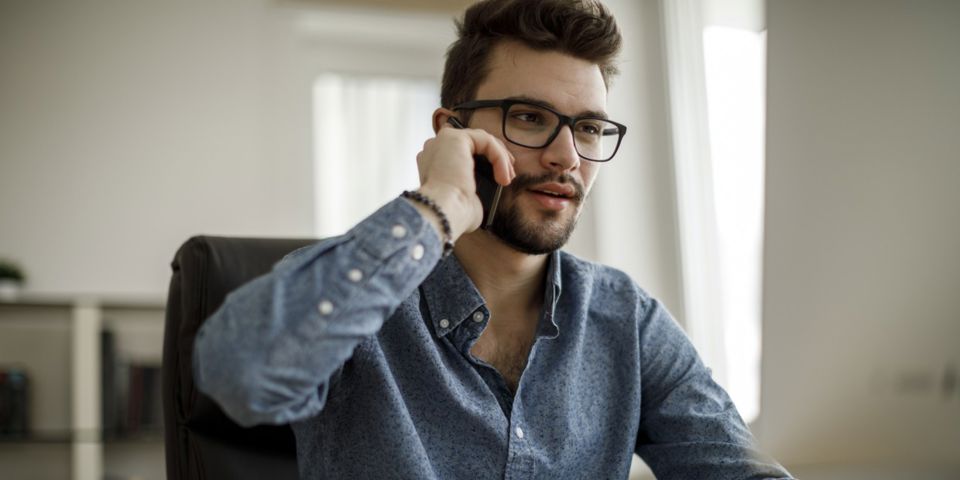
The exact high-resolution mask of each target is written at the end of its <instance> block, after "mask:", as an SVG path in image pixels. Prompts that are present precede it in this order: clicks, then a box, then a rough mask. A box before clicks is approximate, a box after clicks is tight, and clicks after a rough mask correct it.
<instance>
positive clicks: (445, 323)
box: [440, 318, 450, 328]
mask: <svg viewBox="0 0 960 480" xmlns="http://www.w3.org/2000/svg"><path fill="white" fill-rule="evenodd" d="M449 326H450V320H447V319H446V318H444V319H443V320H440V328H447V327H449Z"/></svg>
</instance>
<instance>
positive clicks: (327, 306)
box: [317, 300, 333, 315]
mask: <svg viewBox="0 0 960 480" xmlns="http://www.w3.org/2000/svg"><path fill="white" fill-rule="evenodd" d="M317 310H320V315H330V314H331V313H333V304H332V303H330V301H329V300H324V301H322V302H320V305H318V306H317Z"/></svg>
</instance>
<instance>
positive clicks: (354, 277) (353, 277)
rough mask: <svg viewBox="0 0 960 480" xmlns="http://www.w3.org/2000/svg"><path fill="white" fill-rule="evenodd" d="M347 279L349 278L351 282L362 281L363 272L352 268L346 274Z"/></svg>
mask: <svg viewBox="0 0 960 480" xmlns="http://www.w3.org/2000/svg"><path fill="white" fill-rule="evenodd" d="M347 278H349V279H350V281H351V282H359V281H360V280H363V272H361V271H360V270H359V269H357V268H354V269H352V270H350V271H349V272H347Z"/></svg>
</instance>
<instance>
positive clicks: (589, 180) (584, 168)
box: [580, 160, 600, 193]
mask: <svg viewBox="0 0 960 480" xmlns="http://www.w3.org/2000/svg"><path fill="white" fill-rule="evenodd" d="M580 171H581V174H582V176H583V188H585V189H586V190H587V193H589V192H590V190H592V189H593V182H594V181H595V180H596V179H597V174H598V173H600V166H599V165H597V164H596V163H594V162H591V161H589V160H581V163H580Z"/></svg>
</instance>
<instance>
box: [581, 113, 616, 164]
mask: <svg viewBox="0 0 960 480" xmlns="http://www.w3.org/2000/svg"><path fill="white" fill-rule="evenodd" d="M573 141H574V144H575V145H576V147H577V153H579V154H580V156H581V157H583V158H586V159H587V160H595V161H599V162H603V161H607V160H610V158H612V157H613V154H614V153H616V151H617V145H618V144H619V143H620V128H619V127H617V125H616V124H614V123H610V122H608V121H606V120H602V119H599V118H585V119H583V120H579V121H577V123H576V124H575V125H574V128H573Z"/></svg>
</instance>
